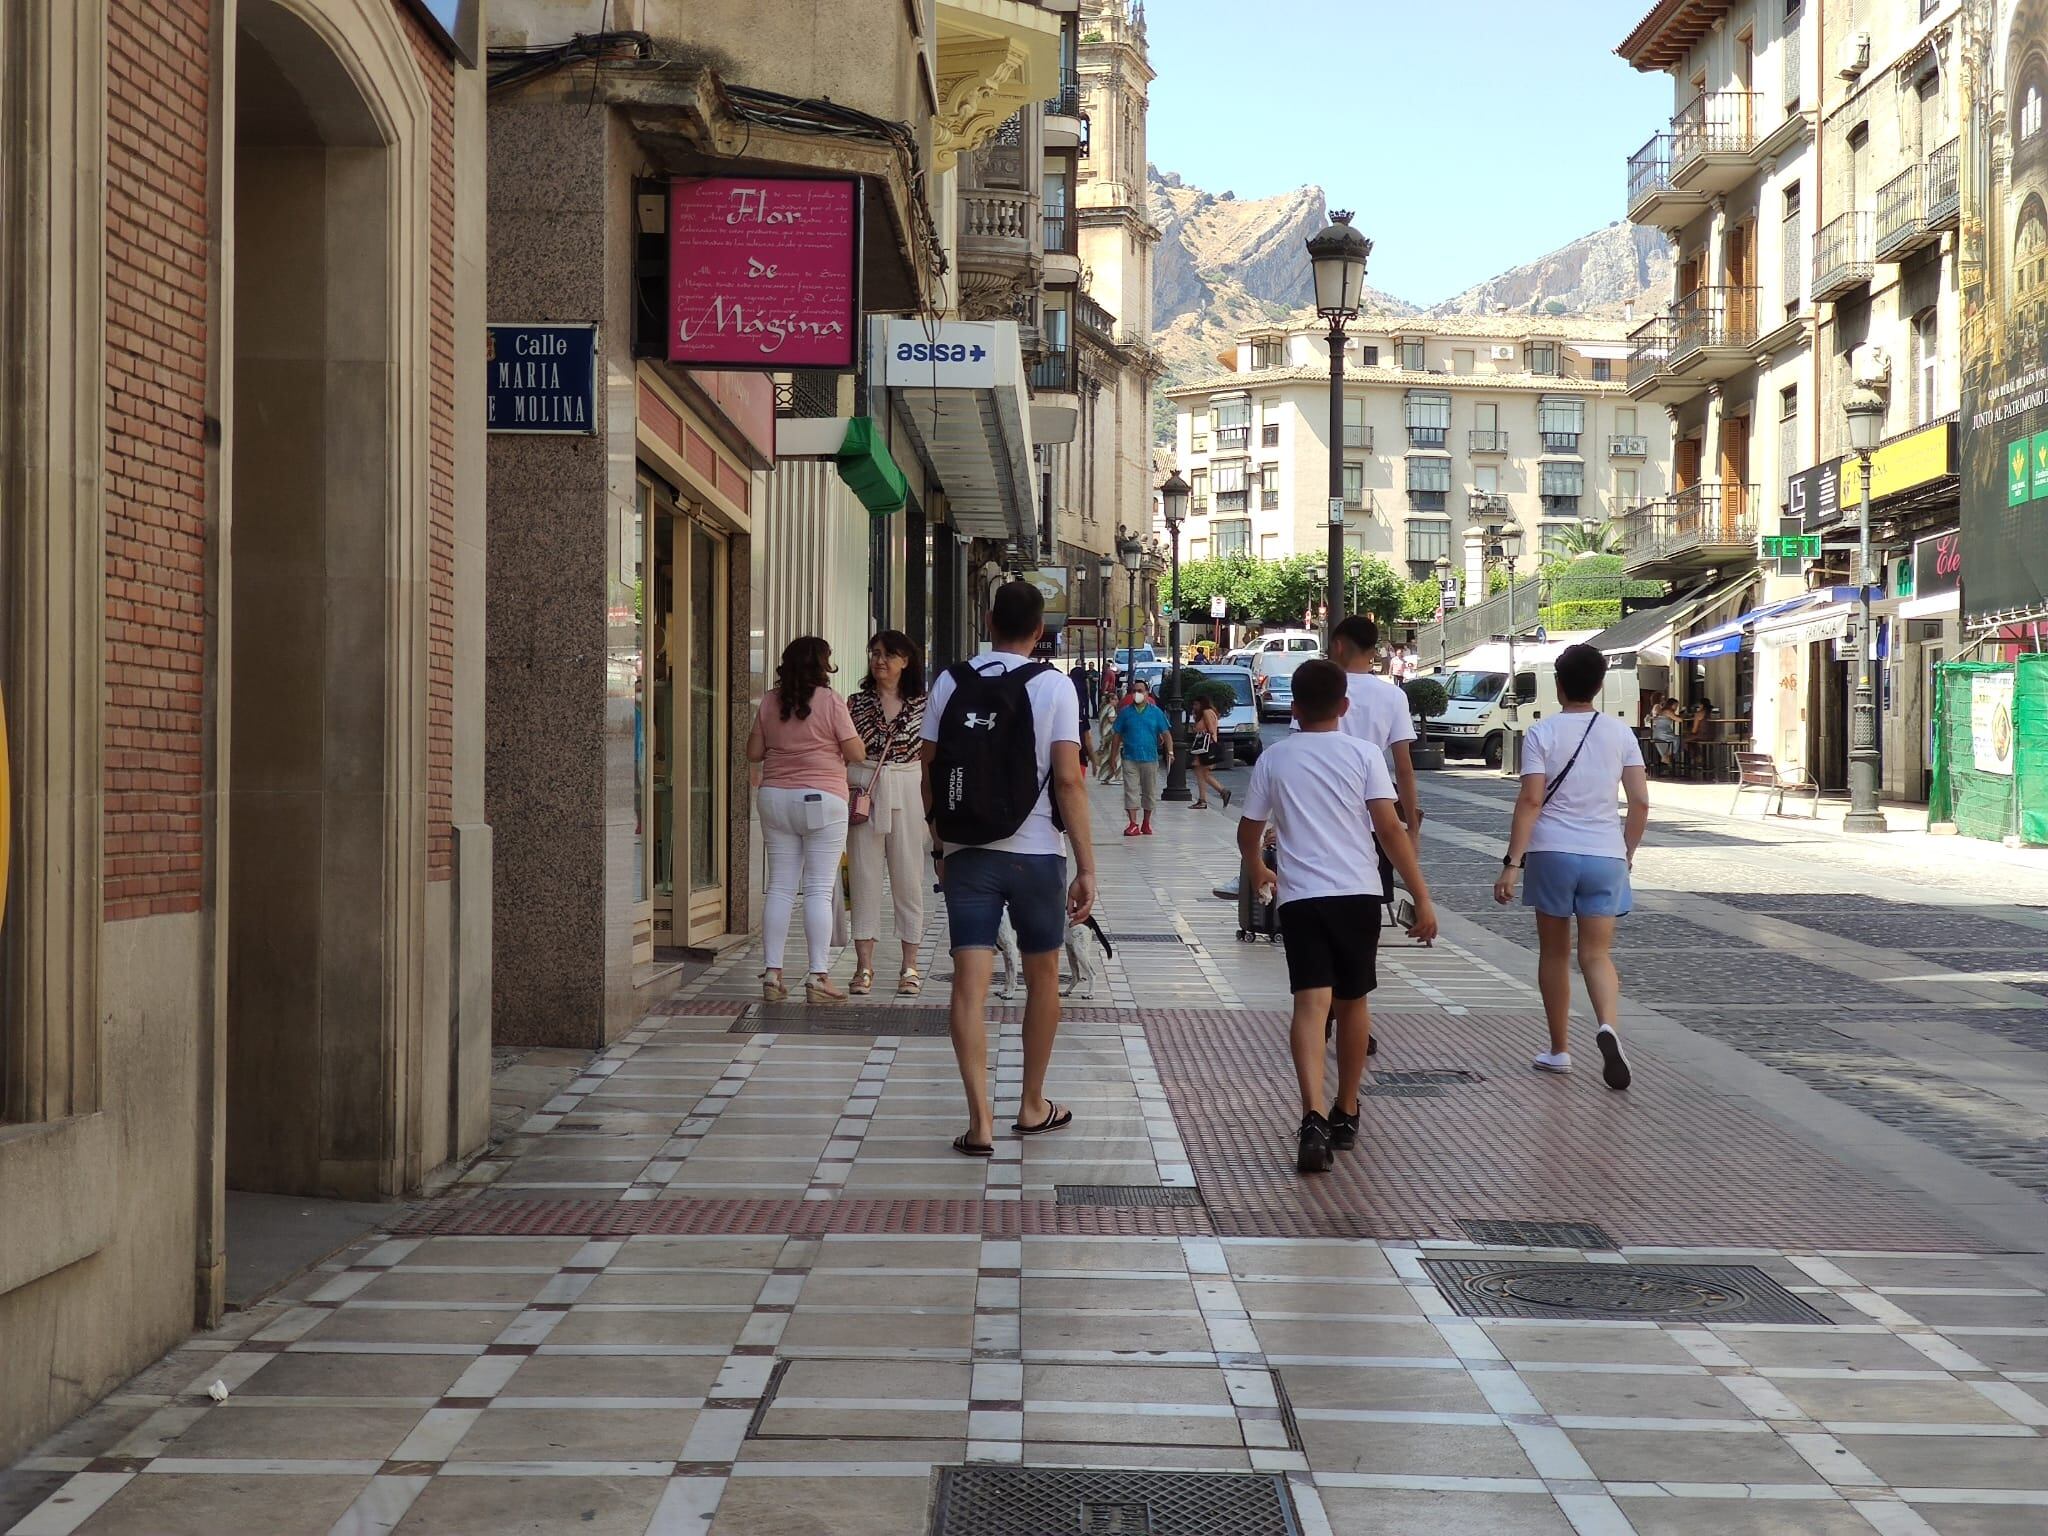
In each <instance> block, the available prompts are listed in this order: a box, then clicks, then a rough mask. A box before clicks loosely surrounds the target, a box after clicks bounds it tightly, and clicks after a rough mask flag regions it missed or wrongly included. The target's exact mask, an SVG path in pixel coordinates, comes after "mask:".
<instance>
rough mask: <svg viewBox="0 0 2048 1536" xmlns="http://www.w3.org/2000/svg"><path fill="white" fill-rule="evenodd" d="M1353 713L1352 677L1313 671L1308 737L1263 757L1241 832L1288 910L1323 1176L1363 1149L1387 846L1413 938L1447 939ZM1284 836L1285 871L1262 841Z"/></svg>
mask: <svg viewBox="0 0 2048 1536" xmlns="http://www.w3.org/2000/svg"><path fill="white" fill-rule="evenodd" d="M1349 708H1350V700H1349V699H1348V698H1347V697H1346V691H1345V676H1344V672H1343V669H1342V668H1340V667H1338V666H1337V665H1336V664H1335V663H1334V662H1328V661H1321V660H1317V661H1306V662H1303V663H1302V665H1301V668H1300V670H1298V671H1297V672H1296V673H1295V674H1294V718H1295V719H1296V721H1298V722H1299V723H1300V726H1301V729H1300V730H1299V731H1297V732H1294V733H1293V734H1291V735H1289V736H1288V738H1287V739H1286V740H1285V741H1283V742H1281V743H1279V744H1278V745H1277V746H1274V747H1271V748H1269V749H1268V750H1266V751H1265V752H1263V753H1261V754H1260V755H1259V760H1258V763H1257V765H1256V766H1255V767H1253V769H1252V780H1251V787H1250V788H1249V789H1247V790H1246V791H1245V803H1244V819H1243V820H1242V821H1240V822H1239V823H1238V827H1237V848H1238V854H1239V856H1240V857H1241V858H1242V860H1243V863H1244V872H1243V874H1242V875H1240V877H1239V878H1240V879H1244V880H1249V881H1251V882H1252V886H1251V888H1252V890H1253V891H1254V892H1255V893H1256V894H1258V895H1260V896H1262V897H1267V898H1270V899H1277V900H1278V902H1279V904H1280V932H1281V935H1282V937H1283V938H1284V939H1285V941H1286V945H1287V981H1288V988H1289V990H1290V991H1291V992H1293V994H1294V1023H1293V1029H1292V1031H1291V1035H1290V1043H1291V1045H1292V1048H1293V1052H1294V1071H1295V1076H1296V1078H1297V1079H1298V1080H1299V1082H1300V1084H1301V1105H1302V1115H1301V1137H1300V1151H1299V1156H1298V1158H1297V1163H1296V1166H1298V1167H1299V1168H1300V1169H1301V1171H1302V1172H1303V1173H1321V1172H1324V1171H1326V1170H1327V1169H1328V1168H1329V1167H1330V1164H1331V1161H1332V1158H1331V1153H1332V1150H1333V1149H1343V1148H1348V1147H1351V1146H1353V1145H1355V1144H1356V1142H1357V1140H1358V1103H1359V1100H1358V1091H1359V1087H1360V1084H1361V1083H1362V1082H1363V1081H1364V1078H1365V1053H1366V1046H1367V1043H1368V1041H1369V1040H1370V1038H1371V1030H1372V1016H1371V1014H1370V1012H1369V1011H1368V1008H1367V1004H1366V995H1367V994H1368V993H1369V992H1371V991H1372V989H1373V986H1374V984H1375V981H1376V979H1377V978H1376V977H1375V975H1374V969H1375V967H1374V950H1375V946H1374V944H1373V942H1372V937H1373V935H1374V934H1375V933H1377V932H1378V929H1379V924H1380V907H1381V904H1382V903H1383V902H1385V901H1386V899H1387V897H1388V896H1389V894H1390V892H1389V891H1388V889H1387V884H1386V881H1385V880H1384V878H1383V877H1382V876H1381V873H1380V850H1381V849H1382V848H1384V849H1385V850H1386V852H1387V855H1388V857H1389V858H1391V859H1392V861H1393V866H1394V868H1395V870H1396V871H1398V872H1399V874H1400V876H1401V879H1402V881H1403V882H1404V883H1405V884H1406V886H1407V887H1408V890H1409V891H1410V892H1411V893H1412V894H1413V895H1414V897H1415V922H1414V924H1413V925H1412V926H1411V927H1410V928H1409V930H1408V934H1409V937H1410V938H1414V939H1419V940H1421V941H1422V942H1423V943H1425V944H1426V943H1428V942H1429V941H1431V940H1432V939H1434V938H1435V937H1436V908H1435V906H1434V904H1433V903H1432V902H1431V901H1430V897H1429V887H1428V886H1427V885H1425V884H1424V883H1423V879H1422V868H1421V865H1420V864H1419V862H1418V861H1417V859H1416V857H1415V845H1414V843H1413V842H1411V841H1410V840H1409V837H1408V833H1407V831H1406V829H1405V828H1403V827H1402V825H1401V817H1400V813H1399V811H1398V810H1397V809H1396V807H1395V801H1394V784H1393V780H1392V778H1391V777H1390V776H1389V775H1388V773H1387V762H1386V757H1385V754H1384V753H1382V752H1381V751H1380V750H1379V749H1377V748H1375V747H1371V746H1368V745H1366V744H1365V743H1364V742H1362V741H1359V740H1357V739H1355V738H1353V737H1351V736H1347V735H1345V734H1344V732H1343V731H1342V730H1341V729H1340V728H1339V723H1338V722H1339V721H1340V720H1341V719H1342V718H1343V716H1344V712H1345V711H1346V710H1347V709H1349ZM1269 821H1270V822H1271V823H1272V824H1273V827H1274V830H1275V832H1276V833H1277V835H1278V855H1279V864H1280V867H1279V870H1278V871H1277V874H1276V872H1275V871H1274V870H1272V869H1269V868H1267V867H1266V861H1265V860H1264V858H1262V857H1261V856H1260V843H1261V841H1262V839H1263V838H1264V836H1265V832H1266V824H1267V822H1269ZM1333 1001H1334V1003H1335V1006H1336V1015H1337V1094H1336V1097H1335V1098H1334V1099H1333V1100H1331V1101H1329V1104H1330V1108H1329V1113H1328V1114H1327V1115H1325V1114H1324V1112H1323V1105H1324V1102H1325V1101H1324V1098H1323V1054H1324V1048H1325V1047H1324V1038H1323V1021H1324V1020H1325V1019H1326V1018H1327V1017H1328V1016H1329V1014H1330V1010H1331V1005H1332V1003H1333Z"/></svg>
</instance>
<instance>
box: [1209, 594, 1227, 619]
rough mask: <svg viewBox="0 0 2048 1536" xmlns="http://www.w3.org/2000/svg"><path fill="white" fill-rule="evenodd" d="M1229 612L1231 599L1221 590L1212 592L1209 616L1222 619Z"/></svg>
mask: <svg viewBox="0 0 2048 1536" xmlns="http://www.w3.org/2000/svg"><path fill="white" fill-rule="evenodd" d="M1228 612H1230V603H1229V600H1228V599H1227V598H1225V597H1224V595H1223V594H1222V593H1221V592H1212V593H1211V594H1210V595H1209V617H1210V618H1212V619H1220V618H1222V617H1223V616H1224V615H1225V614H1226V613H1228Z"/></svg>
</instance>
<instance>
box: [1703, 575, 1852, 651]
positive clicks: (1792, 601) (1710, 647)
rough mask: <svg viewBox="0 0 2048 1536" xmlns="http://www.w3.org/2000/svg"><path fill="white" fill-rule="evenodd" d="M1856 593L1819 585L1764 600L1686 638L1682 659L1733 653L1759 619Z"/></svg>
mask: <svg viewBox="0 0 2048 1536" xmlns="http://www.w3.org/2000/svg"><path fill="white" fill-rule="evenodd" d="M1855 596H1856V589H1855V588H1854V587H1820V588H1818V589H1816V590H1815V591H1812V592H1801V593H1800V594H1799V595H1798V596H1797V597H1786V598H1780V599H1779V600H1778V601H1777V602H1775V603H1765V604H1764V605H1763V606H1762V607H1760V608H1752V609H1750V610H1749V612H1747V613H1745V614H1742V615H1741V616H1739V617H1737V618H1733V619H1730V620H1729V621H1728V622H1727V623H1725V624H1716V625H1715V626H1714V627H1713V628H1712V629H1707V630H1702V631H1701V632H1700V633H1698V634H1696V635H1689V636H1687V637H1686V640H1685V643H1684V644H1682V645H1680V646H1679V648H1678V653H1677V654H1678V659H1679V660H1680V661H1708V660H1711V659H1712V658H1713V657H1716V656H1733V655H1734V654H1735V653H1736V652H1737V651H1739V650H1741V649H1742V637H1743V636H1744V635H1746V634H1748V633H1749V632H1750V631H1751V630H1752V629H1754V628H1755V627H1756V624H1757V621H1758V620H1759V619H1774V618H1779V617H1782V616H1783V615H1785V614H1788V613H1798V612H1799V611H1800V610H1802V609H1805V608H1821V607H1825V606H1827V605H1828V604H1831V603H1841V602H1847V601H1849V600H1850V599H1852V598H1854V597H1855Z"/></svg>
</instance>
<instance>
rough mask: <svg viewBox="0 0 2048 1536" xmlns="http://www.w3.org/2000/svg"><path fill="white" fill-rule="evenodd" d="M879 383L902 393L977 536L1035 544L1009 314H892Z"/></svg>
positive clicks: (957, 515) (956, 519)
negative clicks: (934, 318) (987, 317)
mask: <svg viewBox="0 0 2048 1536" xmlns="http://www.w3.org/2000/svg"><path fill="white" fill-rule="evenodd" d="M882 358H883V362H882V384H883V386H884V387H885V388H887V389H889V390H891V391H893V392H895V393H896V394H897V395H898V396H899V397H900V403H901V405H902V415H903V419H904V420H905V421H906V422H907V423H908V424H909V427H910V435H911V437H912V438H914V439H915V440H916V443H917V448H918V452H920V453H921V454H923V456H924V458H925V461H926V462H927V463H928V464H929V465H930V466H931V470H932V473H933V475H934V476H935V477H936V478H937V480H938V482H939V484H940V486H941V487H942V488H943V489H944V490H945V493H946V504H947V507H948V509H949V511H948V517H949V520H950V521H951V523H952V525H953V526H954V527H955V528H957V529H958V530H959V531H960V532H961V533H963V534H966V535H968V536H969V537H971V538H981V539H1001V540H1015V541H1016V543H1017V545H1018V547H1019V548H1020V549H1021V550H1023V551H1024V552H1025V554H1026V555H1027V556H1031V555H1032V554H1033V552H1034V551H1036V549H1037V543H1038V496H1037V477H1036V476H1035V475H1033V474H1032V472H1031V400H1030V395H1029V393H1028V392H1027V390H1026V388H1025V374H1024V354H1023V351H1022V349H1021V348H1020V347H1019V345H1018V343H1017V325H1016V322H1015V321H1012V320H997V321H965V320H943V321H939V322H937V323H931V322H927V321H924V320H901V319H898V320H891V321H889V322H888V327H887V336H886V342H885V345H884V347H883V350H882Z"/></svg>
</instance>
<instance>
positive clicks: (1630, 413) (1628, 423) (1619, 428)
mask: <svg viewBox="0 0 2048 1536" xmlns="http://www.w3.org/2000/svg"><path fill="white" fill-rule="evenodd" d="M1614 430H1615V431H1616V432H1618V433H1619V434H1620V435H1621V436H1623V437H1634V436H1635V435H1636V408H1635V407H1634V406H1632V405H1624V406H1620V407H1617V408H1616V410H1615V412H1614Z"/></svg>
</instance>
